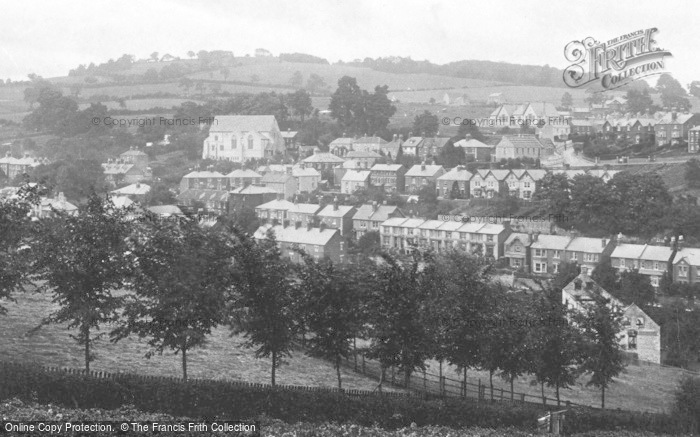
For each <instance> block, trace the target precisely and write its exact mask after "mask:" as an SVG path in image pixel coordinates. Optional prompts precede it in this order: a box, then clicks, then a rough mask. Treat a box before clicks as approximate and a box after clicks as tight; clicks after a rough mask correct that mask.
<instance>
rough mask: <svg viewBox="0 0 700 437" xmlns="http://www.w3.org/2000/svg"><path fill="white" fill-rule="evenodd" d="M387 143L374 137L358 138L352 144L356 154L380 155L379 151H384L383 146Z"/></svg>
mask: <svg viewBox="0 0 700 437" xmlns="http://www.w3.org/2000/svg"><path fill="white" fill-rule="evenodd" d="M386 143H387V141H386V140H384V139H383V138H380V137H377V136H373V137H368V136H364V137H362V138H358V139H356V140H354V141H353V142H352V150H354V151H356V152H375V153H379V151H380V150H381V149H382V146H383V145H385V144H386Z"/></svg>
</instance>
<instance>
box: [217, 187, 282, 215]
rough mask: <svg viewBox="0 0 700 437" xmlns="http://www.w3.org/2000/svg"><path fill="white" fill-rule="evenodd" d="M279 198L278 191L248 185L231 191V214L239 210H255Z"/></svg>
mask: <svg viewBox="0 0 700 437" xmlns="http://www.w3.org/2000/svg"><path fill="white" fill-rule="evenodd" d="M276 198H277V191H275V190H273V189H272V188H269V187H259V186H256V185H247V186H241V187H237V188H234V189H233V190H231V191H229V198H228V200H229V212H233V211H237V210H239V209H246V208H255V207H256V206H258V205H262V204H263V203H267V202H271V201H273V200H275V199H276Z"/></svg>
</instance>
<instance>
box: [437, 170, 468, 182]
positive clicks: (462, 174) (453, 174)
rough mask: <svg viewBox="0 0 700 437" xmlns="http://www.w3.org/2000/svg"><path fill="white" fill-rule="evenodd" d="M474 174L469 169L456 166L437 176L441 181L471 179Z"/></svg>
mask: <svg viewBox="0 0 700 437" xmlns="http://www.w3.org/2000/svg"><path fill="white" fill-rule="evenodd" d="M472 176H474V175H473V174H472V173H471V172H469V171H467V169H466V168H464V167H460V166H457V167H454V168H452V169H450V171H448V172H447V173H445V174H444V175H442V176H440V177H439V178H437V180H439V181H469V180H471V178H472Z"/></svg>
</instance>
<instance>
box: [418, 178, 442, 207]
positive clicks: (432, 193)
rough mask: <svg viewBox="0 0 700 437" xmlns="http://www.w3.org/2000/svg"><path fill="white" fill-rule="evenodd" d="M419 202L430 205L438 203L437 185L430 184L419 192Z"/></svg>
mask: <svg viewBox="0 0 700 437" xmlns="http://www.w3.org/2000/svg"><path fill="white" fill-rule="evenodd" d="M418 200H419V201H420V202H421V203H427V204H430V205H435V204H437V203H438V198H437V191H436V189H435V183H434V182H429V183H427V184H425V185H423V186H422V187H420V189H419V190H418Z"/></svg>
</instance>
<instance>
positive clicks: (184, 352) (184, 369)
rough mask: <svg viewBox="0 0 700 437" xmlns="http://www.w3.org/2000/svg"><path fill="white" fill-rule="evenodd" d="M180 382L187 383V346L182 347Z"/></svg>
mask: <svg viewBox="0 0 700 437" xmlns="http://www.w3.org/2000/svg"><path fill="white" fill-rule="evenodd" d="M182 380H183V381H187V346H185V345H183V346H182Z"/></svg>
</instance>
